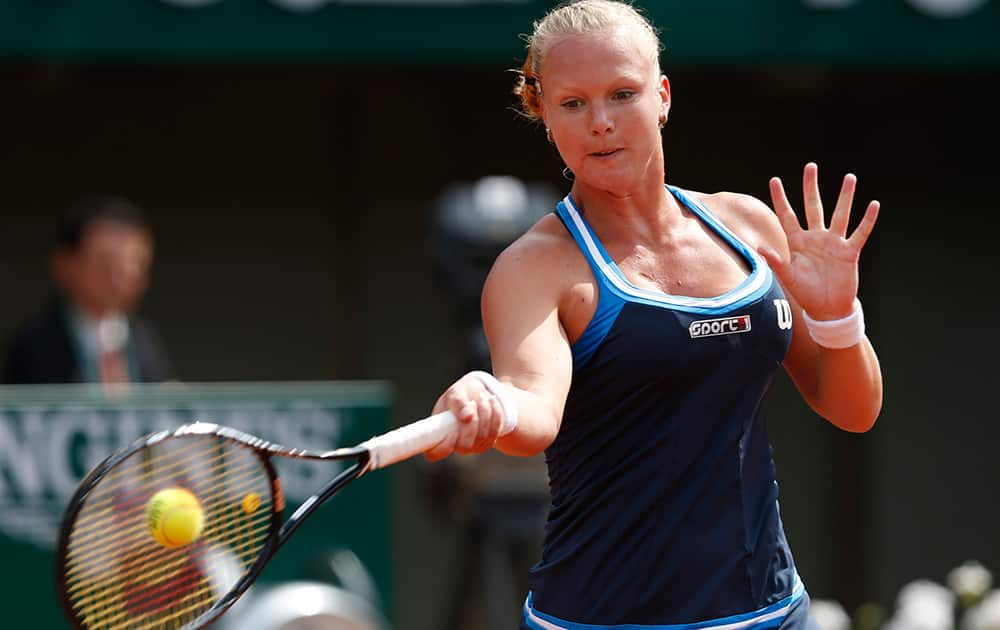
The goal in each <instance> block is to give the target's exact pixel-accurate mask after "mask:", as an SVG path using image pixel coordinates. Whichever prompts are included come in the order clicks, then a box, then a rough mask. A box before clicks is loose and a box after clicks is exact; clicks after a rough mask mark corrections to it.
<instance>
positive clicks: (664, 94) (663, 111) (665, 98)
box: [657, 74, 671, 122]
mask: <svg viewBox="0 0 1000 630" xmlns="http://www.w3.org/2000/svg"><path fill="white" fill-rule="evenodd" d="M657 93H658V94H659V95H660V120H662V121H663V122H666V121H667V118H668V117H669V115H670V102H671V98H670V79H668V78H667V75H665V74H661V75H660V85H659V86H658V87H657Z"/></svg>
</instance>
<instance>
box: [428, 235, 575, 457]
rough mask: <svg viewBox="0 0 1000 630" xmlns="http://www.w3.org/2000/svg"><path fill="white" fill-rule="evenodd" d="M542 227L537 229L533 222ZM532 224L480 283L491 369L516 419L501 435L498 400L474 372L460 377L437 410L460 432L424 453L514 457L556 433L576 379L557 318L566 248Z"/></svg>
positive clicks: (543, 444)
mask: <svg viewBox="0 0 1000 630" xmlns="http://www.w3.org/2000/svg"><path fill="white" fill-rule="evenodd" d="M536 230H537V228H536ZM552 239H553V237H552V236H551V235H548V234H544V233H539V232H536V231H535V230H532V231H531V232H529V233H528V234H526V235H525V236H524V237H522V238H521V239H519V240H518V241H517V242H516V243H514V244H513V245H511V246H510V247H509V248H508V249H507V250H505V251H504V252H503V253H502V254H501V255H500V257H499V258H497V261H496V263H495V264H494V265H493V269H492V270H491V271H490V275H489V277H488V278H487V280H486V284H485V286H484V287H483V295H482V313H483V325H484V327H485V329H486V336H487V340H488V341H489V345H490V354H491V356H492V361H493V375H494V376H495V377H496V378H497V379H498V380H500V382H501V383H503V386H504V387H505V388H506V390H507V393H508V394H509V395H510V396H511V397H512V399H513V401H514V402H515V403H516V405H517V409H518V424H517V427H516V428H515V429H514V431H512V432H511V433H509V434H507V435H505V436H503V437H500V438H499V439H497V435H498V432H499V430H500V424H501V419H502V410H501V409H500V405H499V403H498V401H497V400H496V399H495V398H494V397H493V396H492V395H490V394H489V392H487V391H486V390H485V388H484V387H483V385H482V384H481V383H480V382H479V381H478V380H477V379H475V378H473V377H469V376H465V377H462V378H460V379H459V380H458V381H456V382H455V383H454V384H453V385H452V386H451V387H449V388H448V389H447V390H446V391H445V392H444V394H442V395H441V397H440V398H439V399H438V401H437V404H436V405H435V406H434V413H439V412H441V411H444V410H446V409H450V410H451V411H452V412H453V413H454V414H455V416H456V417H457V418H458V420H459V431H458V432H457V433H456V434H454V435H452V436H449V437H448V438H446V439H445V440H444V441H442V442H441V443H440V444H438V445H437V446H436V447H434V449H432V450H431V451H429V452H428V453H427V457H428V459H431V460H437V459H441V458H443V457H446V456H448V455H449V454H451V453H452V452H453V451H457V452H459V453H479V452H482V451H485V450H487V449H489V448H490V447H493V446H495V447H496V448H497V449H499V450H500V451H502V452H504V453H507V454H509V455H521V456H531V455H535V454H536V453H539V452H541V451H543V450H544V449H545V448H546V447H548V445H549V444H551V443H552V441H553V440H554V439H555V437H556V434H557V433H558V432H559V425H560V422H561V419H562V412H563V407H564V405H565V403H566V395H567V394H568V392H569V386H570V380H571V378H572V352H571V350H570V344H569V341H568V340H567V338H566V333H565V331H564V330H563V327H562V325H561V324H560V321H559V300H560V293H561V289H560V287H561V282H560V278H559V273H560V270H561V268H562V267H561V264H562V262H561V261H559V260H558V254H559V251H560V250H561V249H562V248H561V247H558V246H555V247H553V246H552V245H554V243H552V242H551V241H552Z"/></svg>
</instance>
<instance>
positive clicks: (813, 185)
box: [802, 162, 826, 230]
mask: <svg viewBox="0 0 1000 630" xmlns="http://www.w3.org/2000/svg"><path fill="white" fill-rule="evenodd" d="M802 198H803V201H804V202H805V206H806V225H807V226H808V227H809V229H810V230H822V229H823V228H825V227H826V223H824V221H823V202H822V200H820V198H819V167H818V166H816V163H815V162H809V163H808V164H806V167H805V169H803V170H802Z"/></svg>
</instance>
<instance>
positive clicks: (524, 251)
mask: <svg viewBox="0 0 1000 630" xmlns="http://www.w3.org/2000/svg"><path fill="white" fill-rule="evenodd" d="M575 247H576V246H575V244H574V242H573V238H572V237H571V236H570V235H569V232H567V231H566V228H565V227H564V226H563V224H562V222H561V221H560V220H559V218H558V217H557V216H555V215H554V214H548V215H545V216H544V217H542V218H541V219H539V220H538V222H537V223H535V225H533V226H532V227H531V228H530V229H529V230H528V231H527V232H525V233H524V234H523V235H521V237H520V238H518V239H517V240H516V241H514V242H513V243H511V244H510V245H509V246H508V247H507V248H506V249H505V250H504V251H503V252H501V253H500V256H498V257H497V260H496V262H495V263H494V264H493V271H492V272H491V275H493V274H502V275H505V274H507V273H515V274H524V273H529V272H530V273H534V274H538V273H542V274H544V273H546V272H547V271H549V270H552V271H555V270H557V269H558V266H559V263H560V262H561V261H564V260H565V259H566V256H567V254H570V253H572V252H573V250H574V249H575Z"/></svg>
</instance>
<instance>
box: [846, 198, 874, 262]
mask: <svg viewBox="0 0 1000 630" xmlns="http://www.w3.org/2000/svg"><path fill="white" fill-rule="evenodd" d="M880 208H881V204H880V203H879V202H877V201H873V202H871V203H870V204H868V209H867V210H865V216H863V217H861V222H860V223H858V227H857V228H856V229H855V230H854V234H851V238H849V239H847V240H848V242H849V243H850V244H851V245H853V246H854V247H856V248H857V249H858V251H861V248H862V247H864V246H865V243H867V242H868V237H869V236H871V234H872V230H874V229H875V221H877V220H878V211H879V209H880Z"/></svg>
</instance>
